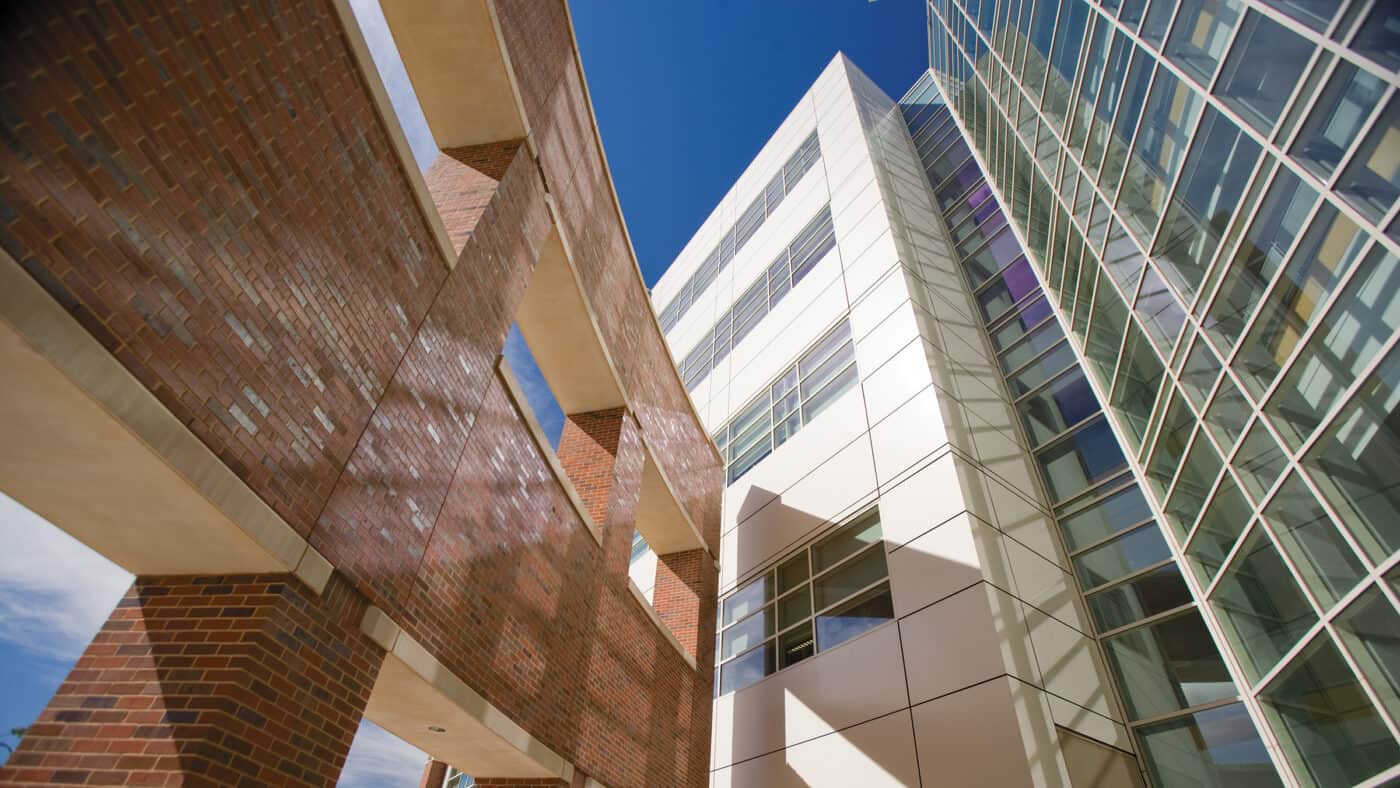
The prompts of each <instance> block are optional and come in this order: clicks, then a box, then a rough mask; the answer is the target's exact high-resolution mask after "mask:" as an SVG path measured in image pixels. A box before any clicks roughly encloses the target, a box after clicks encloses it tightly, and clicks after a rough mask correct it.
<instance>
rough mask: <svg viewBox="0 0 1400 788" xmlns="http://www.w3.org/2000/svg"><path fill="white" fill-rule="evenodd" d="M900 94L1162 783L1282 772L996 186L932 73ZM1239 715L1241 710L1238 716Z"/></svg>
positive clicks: (1123, 693) (1073, 260)
mask: <svg viewBox="0 0 1400 788" xmlns="http://www.w3.org/2000/svg"><path fill="white" fill-rule="evenodd" d="M900 108H901V110H902V111H903V112H904V115H905V121H906V123H907V125H908V126H909V130H910V134H911V136H912V138H913V141H914V144H915V147H916V149H917V150H918V151H919V153H920V155H921V157H922V162H923V164H924V166H925V170H926V172H927V173H928V176H929V179H930V182H931V184H932V185H933V187H934V194H935V200H936V202H937V203H938V204H937V206H936V207H937V208H938V210H939V212H940V213H941V215H942V217H943V221H944V224H945V227H946V229H947V232H948V233H949V235H950V236H951V238H952V240H953V243H954V246H955V248H956V249H957V251H958V257H959V260H960V262H961V263H962V270H963V272H964V274H965V276H966V279H967V283H968V285H969V287H971V288H972V290H973V293H974V297H975V300H976V301H977V303H978V305H979V307H980V308H981V317H982V321H983V326H984V328H985V329H986V332H987V337H988V339H989V340H990V342H991V345H992V348H993V350H994V351H995V352H996V356H997V360H998V362H999V364H1000V368H1001V373H1002V377H1003V379H1004V380H1005V382H1006V387H1007V390H1008V393H1009V394H1010V395H1011V397H1012V398H1013V400H1014V403H1015V408H1016V411H1017V412H1018V413H1019V415H1020V417H1021V423H1022V428H1023V430H1024V432H1025V435H1026V437H1027V443H1028V445H1030V446H1032V447H1034V449H1033V452H1034V455H1035V457H1036V460H1037V464H1038V466H1039V468H1040V471H1041V477H1042V479H1043V480H1044V482H1045V486H1046V489H1047V490H1048V492H1049V494H1050V497H1051V498H1052V499H1053V500H1052V501H1051V504H1052V506H1053V509H1054V514H1055V518H1056V521H1057V523H1058V525H1059V529H1060V533H1061V536H1062V537H1063V539H1064V543H1065V547H1066V549H1067V550H1068V552H1069V556H1070V559H1071V563H1072V564H1073V567H1074V572H1075V575H1076V577H1077V579H1078V582H1079V586H1080V590H1081V591H1082V592H1083V593H1084V597H1085V601H1086V602H1087V603H1088V608H1089V611H1090V614H1091V616H1092V619H1093V623H1094V627H1095V630H1096V632H1097V634H1098V636H1099V639H1100V642H1101V643H1102V645H1103V648H1104V651H1105V653H1106V656H1107V657H1108V662H1109V664H1110V666H1111V668H1112V671H1113V674H1114V677H1115V679H1116V682H1117V686H1118V694H1119V697H1121V698H1122V699H1123V702H1124V706H1125V709H1126V711H1127V712H1128V716H1129V719H1130V721H1131V722H1132V723H1133V727H1134V730H1135V731H1136V732H1137V734H1138V736H1139V741H1140V742H1141V745H1142V746H1141V751H1142V755H1143V759H1144V763H1145V765H1146V766H1147V768H1148V770H1149V772H1150V773H1152V774H1154V775H1156V777H1155V780H1156V781H1157V782H1159V783H1160V784H1175V783H1178V782H1180V783H1182V784H1191V783H1190V780H1193V779H1198V778H1200V777H1202V776H1205V775H1216V776H1223V775H1224V774H1225V773H1226V772H1227V771H1228V772H1229V773H1232V774H1236V775H1239V776H1247V777H1248V780H1249V781H1250V784H1253V785H1278V784H1279V782H1278V778H1277V776H1276V774H1275V772H1274V769H1273V767H1272V766H1271V765H1269V762H1268V756H1267V755H1266V754H1265V752H1264V746H1263V743H1262V742H1261V741H1260V739H1259V737H1258V735H1257V733H1255V732H1254V729H1253V727H1252V726H1250V725H1248V724H1247V721H1248V719H1249V718H1248V715H1247V714H1244V713H1243V711H1242V709H1241V708H1240V704H1239V702H1238V700H1239V691H1238V689H1237V687H1236V686H1235V683H1234V682H1233V681H1232V680H1231V679H1230V676H1229V673H1228V671H1227V670H1226V668H1225V664H1224V662H1223V660H1222V659H1221V656H1220V652H1219V650H1218V649H1217V648H1216V646H1215V644H1214V642H1213V641H1212V640H1211V638H1210V635H1209V633H1208V632H1207V631H1206V629H1205V625H1204V623H1203V622H1202V619H1201V614H1200V611H1199V609H1198V608H1197V606H1196V603H1195V601H1194V600H1193V598H1192V596H1191V593H1190V591H1189V590H1188V589H1187V586H1186V583H1185V581H1184V579H1183V578H1182V572H1181V568H1180V567H1179V566H1178V564H1177V563H1176V562H1175V561H1173V560H1172V556H1171V551H1170V549H1169V548H1168V546H1167V543H1166V541H1165V539H1164V538H1163V534H1162V530H1161V527H1160V526H1159V525H1158V521H1157V519H1156V518H1155V517H1154V516H1153V513H1152V510H1151V508H1150V507H1149V506H1148V504H1147V501H1146V499H1145V498H1144V497H1143V494H1142V491H1141V490H1140V489H1139V487H1138V484H1137V482H1136V481H1135V480H1134V477H1133V475H1132V473H1131V472H1130V471H1129V469H1128V461H1127V458H1126V456H1125V455H1124V453H1123V450H1122V448H1121V447H1120V445H1119V443H1118V440H1117V438H1116V437H1114V435H1113V433H1112V431H1111V430H1110V429H1109V427H1108V425H1107V422H1106V420H1105V417H1104V414H1103V409H1102V407H1101V406H1100V404H1099V400H1098V398H1097V397H1096V396H1095V394H1094V392H1093V390H1092V388H1090V386H1089V384H1088V380H1087V378H1086V376H1085V373H1084V369H1083V367H1082V366H1081V364H1080V363H1079V361H1078V359H1077V358H1076V357H1075V354H1074V352H1073V350H1072V349H1071V348H1070V346H1069V343H1068V341H1067V339H1066V337H1065V334H1064V331H1063V330H1062V329H1061V327H1060V322H1059V321H1058V320H1056V318H1055V316H1054V315H1053V314H1052V310H1051V307H1050V303H1049V301H1048V300H1047V298H1046V295H1045V293H1044V291H1043V290H1042V288H1041V287H1040V285H1039V283H1038V282H1037V281H1036V279H1035V276H1034V274H1033V273H1032V272H1031V271H1030V269H1029V263H1028V262H1027V259H1026V257H1025V254H1024V252H1023V250H1022V247H1021V244H1020V242H1019V241H1018V240H1017V239H1016V237H1015V236H1014V235H1013V234H1012V233H1011V231H1010V230H1009V229H1008V228H1007V226H1006V225H1007V221H1006V218H1005V214H1004V212H1003V210H1002V207H1001V205H1000V203H999V201H998V199H997V197H996V196H995V194H993V191H992V189H991V187H990V186H989V185H988V184H987V182H986V180H985V179H984V178H983V177H982V175H981V170H980V169H977V170H975V171H973V172H975V174H970V175H961V176H960V175H959V173H963V172H964V171H965V170H964V168H965V166H966V165H965V164H963V163H964V162H969V161H970V157H971V151H970V149H969V148H968V146H967V143H966V141H965V140H964V138H963V135H962V132H961V131H960V130H959V129H958V127H957V125H956V124H955V123H954V122H953V118H952V114H951V113H950V112H949V110H948V107H947V106H946V105H945V104H944V103H943V102H942V99H941V98H940V97H939V94H938V91H937V89H936V87H935V86H934V84H933V81H932V77H931V75H929V74H925V76H924V77H923V78H921V79H920V80H919V81H918V82H917V83H916V84H915V85H914V87H913V88H911V89H910V91H909V93H908V94H906V95H905V97H904V98H903V99H902V100H901V101H900ZM971 163H972V164H973V165H976V162H975V161H972V162H971ZM1062 243H1065V244H1068V243H1070V239H1068V238H1066V239H1065V240H1064V241H1063V242H1062ZM1078 243H1080V244H1081V248H1079V249H1075V250H1072V251H1071V254H1070V255H1069V257H1068V258H1067V260H1066V262H1065V263H1064V265H1065V266H1068V267H1069V268H1070V269H1071V270H1070V271H1069V272H1067V274H1066V275H1067V276H1069V277H1073V278H1075V280H1076V281H1077V282H1084V283H1086V284H1085V285H1084V286H1085V287H1087V288H1089V289H1090V290H1091V291H1092V289H1093V288H1094V286H1095V285H1096V274H1095V273H1094V272H1093V271H1092V270H1090V271H1088V272H1087V275H1085V276H1083V277H1082V278H1080V276H1079V268H1080V267H1081V265H1082V264H1083V263H1082V256H1083V253H1084V252H1083V249H1082V241H1078ZM1078 286H1079V285H1078V284H1076V287H1078ZM1087 319H1088V318H1087V315H1086V316H1085V317H1084V320H1085V321H1087ZM1239 720H1244V721H1246V726H1245V727H1244V728H1242V729H1240V728H1239V726H1238V724H1237V723H1238V721H1239ZM1230 725H1235V727H1236V728H1237V730H1235V731H1234V732H1233V733H1231V734H1230V736H1229V747H1228V750H1226V749H1222V748H1221V747H1219V746H1200V747H1195V746H1187V745H1189V744H1190V743H1191V742H1195V741H1197V739H1198V738H1199V737H1208V736H1210V735H1211V734H1210V732H1209V731H1208V730H1206V728H1211V727H1213V728H1214V729H1215V730H1216V734H1215V735H1217V736H1218V735H1219V732H1220V731H1221V730H1224V729H1228V726H1230ZM1203 726H1205V727H1203Z"/></svg>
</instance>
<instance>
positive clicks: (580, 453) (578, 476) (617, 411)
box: [558, 408, 626, 526]
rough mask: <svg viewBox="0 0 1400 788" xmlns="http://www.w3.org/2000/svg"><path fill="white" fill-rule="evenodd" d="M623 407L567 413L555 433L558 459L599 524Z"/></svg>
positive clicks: (603, 519)
mask: <svg viewBox="0 0 1400 788" xmlns="http://www.w3.org/2000/svg"><path fill="white" fill-rule="evenodd" d="M625 418H626V411H625V410H624V409H623V408H612V409H609V410H598V411H593V412H591V413H571V414H569V415H568V416H566V417H565V419H564V430H563V432H561V433H560V435H559V450H558V453H559V463H560V465H562V466H563V467H564V472H565V473H567V474H568V475H569V481H570V482H572V483H573V485H574V489H576V490H578V494H579V497H580V498H582V499H583V504H584V506H587V507H588V516H589V517H592V518H593V522H594V523H597V524H598V525H600V526H601V525H602V524H603V523H606V522H607V519H608V504H609V502H610V499H611V493H612V487H613V479H614V476H615V473H614V472H615V470H616V465H617V447H618V441H619V439H620V438H621V437H622V422H623V420H624V419H625Z"/></svg>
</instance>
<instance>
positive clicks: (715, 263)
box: [658, 131, 822, 331]
mask: <svg viewBox="0 0 1400 788" xmlns="http://www.w3.org/2000/svg"><path fill="white" fill-rule="evenodd" d="M821 153H822V152H821V146H820V144H819V143H818V142H817V132H816V131H813V132H812V133H811V134H809V135H807V139H805V140H803V141H802V144H801V145H799V146H797V150H796V152H794V153H793V154H792V156H790V157H788V160H787V163H786V164H784V165H783V169H782V170H781V171H780V172H779V173H778V174H777V175H775V176H773V179H772V180H771V181H769V182H768V186H767V187H765V188H764V190H763V192H762V193H760V194H759V195H758V197H756V198H754V201H753V202H752V203H750V204H749V207H748V208H746V209H745V210H744V213H743V214H741V215H740V216H739V220H738V221H737V222H736V223H735V224H734V226H733V227H731V228H729V232H728V233H726V234H725V236H724V237H723V238H722V239H721V240H720V242H719V243H718V244H717V245H716V246H715V248H714V251H712V252H710V254H709V256H708V257H706V258H705V261H704V262H703V263H701V264H700V267H699V268H698V269H696V271H695V273H694V274H692V275H691V277H690V279H688V280H686V283H685V284H684V285H682V286H681V289H680V292H679V293H677V294H676V296H675V297H674V298H672V299H671V303H669V304H667V305H666V306H665V308H663V309H662V310H661V312H660V314H659V316H658V319H659V321H660V323H661V330H662V331H670V330H671V329H672V328H674V327H675V325H676V323H677V322H679V321H680V319H681V317H683V316H684V315H685V313H686V310H688V309H690V305H691V304H693V303H694V302H695V299H697V298H699V297H700V294H701V293H703V292H705V288H707V287H709V286H710V283H711V282H713V281H715V277H716V276H718V275H719V272H720V271H723V270H724V269H725V268H726V267H728V265H729V262H730V261H731V260H733V259H734V254H735V252H737V251H738V250H739V249H742V248H744V244H745V243H747V242H748V240H749V239H750V238H752V237H753V234H754V233H756V232H758V228H759V227H761V226H763V222H764V221H766V220H767V218H768V217H769V216H772V215H773V211H774V209H776V208H777V207H778V204H779V203H781V202H782V201H783V198H784V197H785V196H787V195H788V194H789V193H791V192H792V190H793V189H794V188H796V187H797V184H798V182H799V181H801V180H802V176H803V175H804V174H806V172H807V170H810V169H811V168H812V165H813V164H815V163H816V162H817V160H818V159H820V158H821Z"/></svg>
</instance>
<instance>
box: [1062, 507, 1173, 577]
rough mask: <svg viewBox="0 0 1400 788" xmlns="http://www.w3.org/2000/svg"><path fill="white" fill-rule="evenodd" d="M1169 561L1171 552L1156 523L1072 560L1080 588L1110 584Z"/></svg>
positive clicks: (1128, 533) (1130, 532) (1126, 534)
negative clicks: (1153, 565)
mask: <svg viewBox="0 0 1400 788" xmlns="http://www.w3.org/2000/svg"><path fill="white" fill-rule="evenodd" d="M1168 558H1171V551H1170V550H1168V549H1167V543H1166V541H1165V540H1163V539H1162V532H1161V531H1160V530H1158V529H1157V526H1156V524H1155V523H1148V524H1147V525H1144V526H1142V527H1141V528H1138V529H1137V530H1134V531H1129V532H1127V533H1125V534H1123V535H1122V536H1119V537H1118V538H1116V539H1114V540H1113V541H1111V542H1108V543H1107V544H1104V545H1101V546H1099V547H1095V548H1094V549H1092V550H1090V551H1088V552H1087V553H1083V554H1081V555H1078V556H1075V558H1074V568H1075V572H1076V573H1077V574H1078V575H1079V585H1080V587H1081V588H1084V589H1090V588H1095V587H1097V586H1101V585H1103V584H1104V583H1111V582H1113V581H1114V580H1117V579H1118V578H1120V577H1124V576H1126V575H1130V574H1132V573H1133V572H1136V571H1138V570H1140V569H1144V568H1146V567H1149V566H1151V565H1152V564H1155V563H1159V562H1161V561H1165V560H1167V559H1168Z"/></svg>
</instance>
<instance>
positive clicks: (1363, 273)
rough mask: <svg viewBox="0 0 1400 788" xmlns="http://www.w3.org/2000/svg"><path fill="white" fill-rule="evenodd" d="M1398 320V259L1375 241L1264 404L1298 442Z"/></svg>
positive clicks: (1373, 354)
mask: <svg viewBox="0 0 1400 788" xmlns="http://www.w3.org/2000/svg"><path fill="white" fill-rule="evenodd" d="M1396 326H1400V259H1397V258H1396V257H1395V256H1394V255H1392V254H1389V253H1387V252H1386V251H1385V249H1384V248H1382V247H1380V246H1377V247H1375V248H1374V249H1372V250H1371V254H1370V255H1368V256H1367V258H1366V261H1365V262H1364V263H1363V264H1362V265H1361V268H1360V270H1358V271H1357V273H1356V276H1355V277H1354V278H1353V279H1352V280H1351V282H1350V283H1349V284H1348V285H1347V288H1346V291H1345V292H1344V293H1342V295H1341V296H1340V297H1339V298H1338V299H1337V301H1336V303H1335V304H1334V305H1333V306H1332V309H1331V310H1329V311H1328V312H1327V314H1326V315H1324V316H1323V318H1322V322H1321V323H1320V324H1319V326H1318V327H1317V329H1315V332H1314V333H1313V336H1312V339H1310V340H1308V343H1307V345H1305V346H1304V347H1303V352H1302V353H1300V354H1299V355H1298V359H1297V360H1296V361H1294V362H1293V366H1292V367H1291V368H1290V369H1289V370H1288V372H1287V374H1285V375H1284V378H1283V380H1282V381H1281V382H1280V383H1279V386H1278V388H1277V389H1276V390H1275V392H1274V395H1273V396H1272V397H1271V398H1270V399H1269V403H1268V406H1267V407H1266V408H1265V410H1266V411H1267V412H1268V414H1269V415H1270V416H1271V417H1273V423H1274V426H1276V427H1278V428H1279V432H1281V433H1282V435H1283V439H1284V440H1285V441H1288V442H1289V443H1290V444H1291V445H1292V446H1293V447H1295V448H1296V447H1298V446H1299V445H1301V444H1302V443H1303V441H1305V440H1306V439H1307V438H1308V437H1309V436H1311V435H1312V433H1313V430H1315V429H1317V427H1318V426H1319V425H1320V424H1321V423H1322V420H1323V418H1324V417H1325V416H1326V414H1327V411H1328V410H1329V409H1331V407H1332V406H1333V405H1334V404H1335V403H1336V401H1337V398H1338V397H1340V396H1341V394H1342V392H1343V391H1344V390H1345V389H1346V388H1347V387H1348V386H1350V385H1351V384H1352V383H1353V382H1355V381H1356V377H1357V375H1358V374H1359V373H1360V372H1361V369H1362V367H1364V366H1365V365H1366V364H1369V363H1370V362H1371V361H1373V360H1375V358H1376V356H1377V355H1379V354H1380V351H1381V349H1382V348H1383V347H1384V346H1385V343H1386V341H1387V340H1389V339H1390V335H1391V332H1392V331H1394V330H1395V327H1396Z"/></svg>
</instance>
